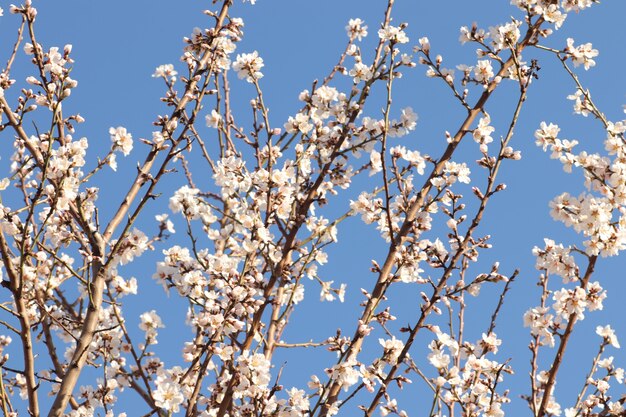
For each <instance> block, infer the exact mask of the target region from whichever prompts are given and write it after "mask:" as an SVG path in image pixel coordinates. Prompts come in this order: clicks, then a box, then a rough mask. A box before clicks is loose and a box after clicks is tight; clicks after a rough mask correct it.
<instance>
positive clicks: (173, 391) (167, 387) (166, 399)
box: [152, 381, 185, 413]
mask: <svg viewBox="0 0 626 417" xmlns="http://www.w3.org/2000/svg"><path fill="white" fill-rule="evenodd" d="M152 398H154V404H155V405H156V406H157V407H159V408H162V409H163V410H166V411H168V412H173V413H177V412H178V411H179V405H180V404H182V403H183V401H184V400H185V397H184V396H183V393H182V391H181V388H180V386H179V385H178V384H175V383H173V382H162V383H160V384H159V383H158V381H157V389H156V391H154V392H153V393H152Z"/></svg>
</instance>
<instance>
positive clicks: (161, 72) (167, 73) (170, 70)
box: [152, 64, 178, 81]
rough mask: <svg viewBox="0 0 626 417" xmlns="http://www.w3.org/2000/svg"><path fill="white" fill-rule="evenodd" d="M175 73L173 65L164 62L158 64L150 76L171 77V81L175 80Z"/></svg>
mask: <svg viewBox="0 0 626 417" xmlns="http://www.w3.org/2000/svg"><path fill="white" fill-rule="evenodd" d="M177 74H178V72H176V71H175V70H174V65H172V64H165V65H159V66H158V67H157V68H156V70H155V71H154V74H152V77H155V78H156V77H163V78H171V79H172V81H176V75H177Z"/></svg>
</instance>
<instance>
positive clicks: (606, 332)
mask: <svg viewBox="0 0 626 417" xmlns="http://www.w3.org/2000/svg"><path fill="white" fill-rule="evenodd" d="M596 334H597V335H598V336H601V337H603V338H604V340H605V341H606V342H608V343H609V344H610V345H611V346H614V347H616V348H619V347H620V345H619V342H618V341H617V336H615V331H614V330H613V329H612V328H611V326H610V325H606V326H598V327H596Z"/></svg>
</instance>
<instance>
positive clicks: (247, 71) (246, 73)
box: [233, 51, 264, 83]
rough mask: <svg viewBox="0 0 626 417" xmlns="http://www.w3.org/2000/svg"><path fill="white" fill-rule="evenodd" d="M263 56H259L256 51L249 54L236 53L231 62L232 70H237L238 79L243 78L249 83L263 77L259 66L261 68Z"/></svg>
mask: <svg viewBox="0 0 626 417" xmlns="http://www.w3.org/2000/svg"><path fill="white" fill-rule="evenodd" d="M263 65H264V64H263V58H261V57H260V56H259V53H258V52H257V51H254V52H252V53H250V54H240V55H237V59H236V60H235V62H234V63H233V70H235V71H237V76H238V77H239V79H243V78H245V79H246V81H248V82H249V83H251V82H253V81H254V80H258V79H259V78H262V77H263V73H261V68H263Z"/></svg>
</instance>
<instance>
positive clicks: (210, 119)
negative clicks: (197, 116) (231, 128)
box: [205, 109, 222, 129]
mask: <svg viewBox="0 0 626 417" xmlns="http://www.w3.org/2000/svg"><path fill="white" fill-rule="evenodd" d="M205 119H206V125H207V126H208V127H212V128H213V129H217V128H218V127H219V126H220V123H221V121H222V116H221V115H220V114H219V113H218V112H216V111H215V109H213V110H211V114H207V115H206V118H205Z"/></svg>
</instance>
